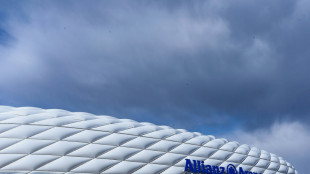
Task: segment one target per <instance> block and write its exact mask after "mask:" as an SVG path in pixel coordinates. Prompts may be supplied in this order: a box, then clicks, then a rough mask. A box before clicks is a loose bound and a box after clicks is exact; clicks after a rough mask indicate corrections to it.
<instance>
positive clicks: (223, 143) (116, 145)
mask: <svg viewBox="0 0 310 174" xmlns="http://www.w3.org/2000/svg"><path fill="white" fill-rule="evenodd" d="M0 159H1V160H0V173H3V172H7V173H37V174H39V173H72V174H82V173H83V174H85V173H87V174H90V173H109V174H112V173H115V174H127V173H133V174H138V173H140V174H152V173H162V174H177V173H186V172H185V171H184V170H185V169H186V166H187V169H190V166H192V167H193V165H194V163H195V165H196V166H194V167H193V168H195V169H194V170H196V169H197V164H196V163H197V162H198V161H199V163H200V162H201V161H203V162H204V164H205V165H209V166H217V167H224V168H225V170H226V169H228V167H227V166H229V165H234V166H235V167H236V169H237V170H239V174H240V168H242V169H243V170H244V171H251V172H252V173H253V174H254V173H261V174H297V171H296V170H295V169H294V167H293V166H292V165H291V164H290V163H288V162H287V161H285V160H284V159H282V158H281V157H278V156H276V155H274V154H271V153H268V152H266V151H264V150H259V149H257V148H255V147H250V146H248V145H245V144H243V145H240V144H239V143H237V142H229V141H227V140H226V139H222V138H215V137H214V136H210V135H202V134H200V133H197V132H188V131H186V130H183V129H173V128H171V127H168V126H157V125H154V124H151V123H144V122H142V123H141V122H136V121H133V120H128V119H117V118H114V117H110V116H96V115H93V114H89V113H82V112H69V111H65V110H58V109H47V110H45V109H40V108H33V107H21V108H15V107H9V106H0ZM189 161H190V163H191V164H189ZM199 170H202V169H199ZM196 171H198V169H197V170H196ZM191 172H193V171H191ZM194 172H195V171H194ZM199 172H200V173H204V172H205V171H204V172H203V171H199ZM225 172H227V171H225Z"/></svg>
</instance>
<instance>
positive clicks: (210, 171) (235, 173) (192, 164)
mask: <svg viewBox="0 0 310 174" xmlns="http://www.w3.org/2000/svg"><path fill="white" fill-rule="evenodd" d="M185 161H186V164H185V168H184V171H185V172H186V173H188V172H189V173H199V174H225V172H226V173H227V174H261V173H257V172H251V171H246V170H243V168H242V167H239V168H238V170H237V168H236V167H235V166H234V165H233V164H228V165H227V166H226V171H225V167H221V166H214V165H208V164H205V163H204V161H202V160H201V161H200V160H190V159H185Z"/></svg>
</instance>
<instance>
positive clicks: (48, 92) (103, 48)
mask: <svg viewBox="0 0 310 174" xmlns="http://www.w3.org/2000/svg"><path fill="white" fill-rule="evenodd" d="M15 3H17V4H19V2H15ZM303 3H307V2H306V1H298V2H296V1H287V2H282V1H275V2H269V1H268V3H267V2H264V3H263V2H256V1H236V2H224V1H195V2H190V3H189V2H188V1H183V2H180V3H177V4H175V3H173V2H168V1H160V2H157V1H151V2H141V1H134V2H133V1H130V2H129V1H128V2H122V3H119V2H116V3H115V2H103V1H101V2H97V1H90V2H89V1H88V2H82V1H78V2H77V1H72V2H70V3H69V2H62V1H43V2H42V1H40V2H34V1H33V2H32V3H27V4H26V3H24V4H22V5H20V4H19V5H17V6H18V8H12V6H13V5H9V6H10V7H11V8H9V9H1V10H2V11H4V13H5V14H6V15H7V17H6V20H4V22H5V25H2V30H4V31H6V32H7V33H8V34H9V35H10V36H11V37H12V38H14V39H11V40H9V41H6V42H7V44H8V45H9V46H1V47H0V52H1V59H0V63H1V66H2V68H1V69H0V73H1V75H0V85H1V87H0V90H1V92H2V94H1V95H0V103H1V104H7V105H17V106H20V105H34V106H39V107H47V108H53V107H57V108H63V109H69V110H73V111H89V112H93V113H97V114H111V115H114V116H119V117H128V116H130V117H132V118H134V119H137V120H139V121H152V122H155V123H158V124H170V125H172V126H177V127H186V128H189V129H191V130H200V129H201V127H204V126H210V127H212V125H213V126H218V127H221V126H223V125H226V126H227V127H230V126H231V127H233V126H234V125H238V126H243V127H247V128H257V127H262V126H268V125H270V124H271V123H272V122H273V121H274V120H277V119H285V120H302V121H305V120H306V121H309V120H308V115H309V113H310V110H309V109H308V106H307V103H309V102H308V100H309V99H310V95H309V90H308V86H309V80H308V79H307V73H308V68H307V67H308V66H307V65H309V63H310V62H309V61H308V59H307V57H308V55H309V53H308V51H307V48H306V45H307V42H308V41H309V39H307V36H309V34H308V32H309V31H308V30H306V29H301V28H306V27H307V26H309V22H308V21H306V20H304V19H305V17H304V16H303V15H304V14H303V13H301V14H300V12H299V11H303V12H304V13H306V9H304V8H306V7H305V6H306V5H304V4H303ZM17 9H18V10H17ZM16 11H19V12H18V15H16V14H15V12H16ZM299 18H301V20H302V22H300V21H299ZM303 36H305V37H303ZM293 55H296V56H294V58H292V56H293ZM172 122H173V123H172Z"/></svg>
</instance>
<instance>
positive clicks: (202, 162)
mask: <svg viewBox="0 0 310 174" xmlns="http://www.w3.org/2000/svg"><path fill="white" fill-rule="evenodd" d="M201 172H202V173H206V166H205V164H204V161H201Z"/></svg>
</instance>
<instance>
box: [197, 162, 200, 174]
mask: <svg viewBox="0 0 310 174" xmlns="http://www.w3.org/2000/svg"><path fill="white" fill-rule="evenodd" d="M197 172H199V173H201V167H200V161H198V160H197Z"/></svg>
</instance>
